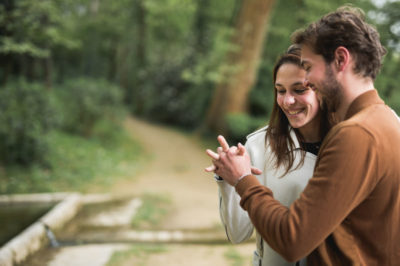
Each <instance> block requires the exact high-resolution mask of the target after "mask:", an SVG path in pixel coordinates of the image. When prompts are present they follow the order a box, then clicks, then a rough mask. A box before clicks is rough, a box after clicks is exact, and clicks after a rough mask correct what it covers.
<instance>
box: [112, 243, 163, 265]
mask: <svg viewBox="0 0 400 266" xmlns="http://www.w3.org/2000/svg"><path fill="white" fill-rule="evenodd" d="M166 251H168V249H167V248H166V246H164V245H159V244H158V245H157V244H136V245H132V246H131V248H130V249H128V250H123V251H117V252H114V253H113V255H112V257H111V258H110V260H109V261H108V262H107V266H120V265H126V262H127V261H129V262H130V263H131V264H132V261H133V263H134V265H139V266H142V265H143V266H144V265H147V263H146V262H147V259H148V256H149V255H151V254H156V253H162V252H166Z"/></svg>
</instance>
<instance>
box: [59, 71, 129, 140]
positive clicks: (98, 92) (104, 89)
mask: <svg viewBox="0 0 400 266" xmlns="http://www.w3.org/2000/svg"><path fill="white" fill-rule="evenodd" d="M57 94H58V97H59V104H60V106H62V107H61V110H60V111H61V112H62V122H61V123H62V127H63V128H64V129H65V130H67V131H68V132H71V133H76V134H80V135H82V136H87V137H88V136H91V135H92V132H93V129H94V126H95V125H96V124H97V123H98V122H99V121H101V120H102V119H104V118H109V119H117V118H118V115H119V112H120V110H121V108H122V91H121V89H120V88H119V87H118V86H115V85H113V84H111V83H109V82H107V81H105V80H93V79H88V78H80V79H74V80H68V81H67V82H66V83H65V84H64V85H63V86H61V87H60V88H59V89H58V91H57Z"/></svg>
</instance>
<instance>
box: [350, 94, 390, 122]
mask: <svg viewBox="0 0 400 266" xmlns="http://www.w3.org/2000/svg"><path fill="white" fill-rule="evenodd" d="M373 104H384V102H383V101H382V99H381V98H380V97H379V95H378V92H377V91H376V90H370V91H367V92H364V93H363V94H361V95H360V96H358V97H357V98H356V99H355V100H354V101H353V102H352V103H351V104H350V107H349V109H348V110H347V113H346V116H345V120H347V119H349V118H350V117H352V116H353V115H355V114H356V113H358V112H360V111H361V110H362V109H365V108H367V107H368V106H370V105H373Z"/></svg>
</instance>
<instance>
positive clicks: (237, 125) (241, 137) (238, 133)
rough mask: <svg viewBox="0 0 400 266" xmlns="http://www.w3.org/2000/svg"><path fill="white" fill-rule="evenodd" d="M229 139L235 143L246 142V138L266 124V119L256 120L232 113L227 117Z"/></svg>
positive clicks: (243, 114) (242, 114)
mask: <svg viewBox="0 0 400 266" xmlns="http://www.w3.org/2000/svg"><path fill="white" fill-rule="evenodd" d="M227 124H228V138H229V140H230V141H233V142H242V143H243V144H244V142H245V141H246V136H247V135H248V134H250V133H251V132H253V131H255V130H256V129H257V128H260V127H261V126H263V125H264V124H266V121H265V119H262V118H254V117H251V116H249V115H248V114H245V113H231V114H228V116H227Z"/></svg>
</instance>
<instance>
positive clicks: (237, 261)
mask: <svg viewBox="0 0 400 266" xmlns="http://www.w3.org/2000/svg"><path fill="white" fill-rule="evenodd" d="M224 256H225V258H226V259H227V260H229V262H230V264H231V265H232V266H243V265H244V263H245V259H244V257H243V256H242V255H240V253H239V252H238V251H237V250H236V249H234V248H232V247H230V248H229V249H228V250H227V251H226V252H225V253H224Z"/></svg>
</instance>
